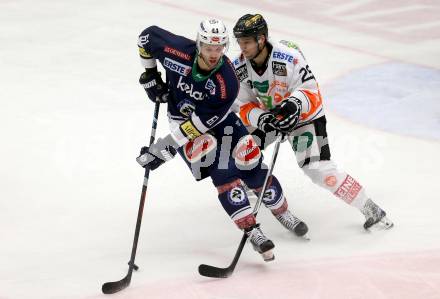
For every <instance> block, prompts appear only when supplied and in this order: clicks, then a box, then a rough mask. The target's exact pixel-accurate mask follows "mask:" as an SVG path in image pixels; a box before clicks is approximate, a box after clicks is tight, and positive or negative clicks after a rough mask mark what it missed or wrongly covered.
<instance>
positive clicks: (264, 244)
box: [245, 224, 275, 262]
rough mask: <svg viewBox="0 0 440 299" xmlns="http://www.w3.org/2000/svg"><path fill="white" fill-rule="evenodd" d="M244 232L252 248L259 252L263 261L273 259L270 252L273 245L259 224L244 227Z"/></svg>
mask: <svg viewBox="0 0 440 299" xmlns="http://www.w3.org/2000/svg"><path fill="white" fill-rule="evenodd" d="M245 232H246V234H247V235H248V237H249V240H250V242H251V244H252V247H253V248H254V250H255V251H257V252H258V253H259V254H261V256H262V257H263V259H264V261H265V262H269V261H273V260H274V259H275V256H274V254H273V252H272V249H273V248H274V247H275V245H274V244H273V242H272V241H271V240H269V239H268V238H267V237H266V236H265V235H264V234H263V232H262V231H261V229H260V224H256V225H254V226H252V227H250V228H248V229H246V230H245Z"/></svg>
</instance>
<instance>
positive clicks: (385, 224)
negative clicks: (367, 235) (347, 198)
mask: <svg viewBox="0 0 440 299" xmlns="http://www.w3.org/2000/svg"><path fill="white" fill-rule="evenodd" d="M393 226H394V223H393V222H392V221H391V220H390V219H388V218H387V217H383V218H382V219H381V220H380V221H379V222H378V223H376V224H374V225H373V226H371V227H369V228H368V229H367V230H368V231H383V230H388V229H391V228H392V227H393Z"/></svg>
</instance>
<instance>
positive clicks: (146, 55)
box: [139, 47, 152, 58]
mask: <svg viewBox="0 0 440 299" xmlns="http://www.w3.org/2000/svg"><path fill="white" fill-rule="evenodd" d="M139 55H141V57H143V58H151V57H152V56H151V54H150V53H148V52H147V51H145V49H144V48H141V47H139Z"/></svg>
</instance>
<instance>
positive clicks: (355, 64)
mask: <svg viewBox="0 0 440 299" xmlns="http://www.w3.org/2000/svg"><path fill="white" fill-rule="evenodd" d="M418 2H420V3H418ZM439 10H440V8H439V4H438V3H436V2H434V1H415V2H414V1H411V2H410V3H409V2H408V3H407V1H402V0H399V1H376V0H366V1H357V2H353V3H345V1H339V0H331V1H324V0H321V1H310V2H308V3H305V1H270V0H266V1H250V0H243V1H232V0H223V1H221V0H216V1H188V0H183V1H171V0H169V1H167V0H151V1H139V0H133V1H122V0H119V1H116V0H109V1H103V0H95V1H85V0H79V1H66V0H59V1H50V0H40V1H30V0H2V1H1V2H0V103H1V104H0V105H1V106H0V138H1V146H0V180H1V183H0V298H1V299H31V298H32V299H47V298H57V299H58V298H60V299H61V298H69V299H74V298H106V297H107V296H106V295H103V294H102V293H101V284H102V283H104V282H106V281H112V280H118V279H120V278H122V277H123V276H124V275H125V274H126V271H127V268H128V266H127V264H126V263H127V261H128V260H129V256H130V250H131V245H132V240H133V233H134V227H135V221H136V215H137V209H138V204H139V197H140V191H141V186H142V181H143V169H142V168H140V167H139V166H138V165H137V163H136V162H135V160H134V158H135V156H136V155H137V153H138V150H139V148H140V146H142V145H145V144H147V142H148V137H149V134H150V126H151V121H152V119H151V117H152V108H153V105H152V103H151V102H150V101H149V100H147V98H146V95H145V92H144V91H143V89H142V88H141V87H140V86H139V84H138V83H137V81H138V76H139V74H140V73H141V71H142V68H141V66H140V64H139V61H138V54H137V46H136V42H137V36H138V34H139V33H140V32H141V31H142V30H143V29H144V28H145V27H147V26H149V25H153V24H155V25H159V26H161V27H163V28H166V29H168V30H171V31H173V32H174V33H177V34H181V35H185V36H187V37H189V38H194V37H195V30H196V29H195V28H196V27H197V24H198V22H199V21H200V20H201V19H203V18H205V17H207V16H215V17H219V18H221V19H223V20H224V21H225V22H226V24H227V26H228V27H229V29H231V28H232V26H233V24H234V22H235V20H236V19H237V18H238V17H240V16H241V15H243V14H245V13H249V12H250V13H254V12H261V13H263V15H264V16H265V17H266V19H267V20H268V22H269V25H270V33H271V35H272V37H273V38H276V37H280V38H284V39H290V40H293V41H295V42H297V43H298V44H299V45H300V46H301V48H302V49H303V51H304V52H305V55H306V58H307V59H308V62H309V63H310V66H311V69H312V70H313V72H314V74H315V76H316V77H317V79H318V81H319V82H320V86H321V88H322V93H323V96H324V101H325V102H326V103H327V102H330V101H333V102H334V103H338V101H340V102H339V103H343V101H345V100H346V99H347V94H348V93H347V92H346V90H341V89H338V88H339V87H340V86H341V80H343V79H344V78H350V74H356V72H358V73H359V72H360V71H362V72H366V73H368V74H369V78H373V77H374V76H375V75H377V79H378V80H383V81H382V84H380V85H378V86H376V90H374V92H378V93H379V94H381V95H382V96H383V95H387V93H386V89H387V88H388V86H393V84H396V83H395V82H398V81H399V76H398V74H396V73H393V75H392V76H391V77H388V78H385V77H384V76H382V74H383V73H381V72H380V71H377V72H376V73H375V72H374V71H372V70H377V69H378V68H377V66H378V65H388V66H390V65H393V64H395V65H405V66H406V67H408V68H409V67H411V68H413V69H421V68H426V67H429V68H431V69H432V70H433V72H434V73H437V74H438V70H439V69H440V34H439V33H440V28H439V23H438V20H437V19H438V12H439ZM367 12H368V13H367ZM433 15H434V16H435V15H437V18H433ZM418 28H422V29H423V30H419V29H418ZM400 29H401V30H400ZM236 53H237V46H236V44H235V43H234V42H233V43H232V45H231V49H230V55H235V54H236ZM358 73H357V74H358ZM391 73H392V72H391ZM352 80H353V84H354V85H353V86H361V87H363V88H359V89H357V90H358V91H359V93H358V94H352V96H353V97H359V98H364V99H366V100H367V99H368V101H369V99H372V97H371V94H370V89H369V88H368V86H362V80H361V78H359V77H356V76H353V77H352ZM436 80H437V81H436ZM424 81H425V84H426V88H423V86H411V84H407V85H406V86H405V91H406V92H407V94H402V95H399V96H401V97H402V100H404V101H405V102H407V101H409V102H412V103H414V106H413V107H412V109H411V110H412V111H411V110H408V107H406V106H405V107H402V106H401V105H399V101H398V99H399V97H397V98H394V99H393V102H394V104H393V105H391V106H390V105H388V104H389V103H388V104H387V107H386V109H392V110H393V112H392V114H391V115H393V117H391V119H388V120H382V119H381V117H380V116H382V117H383V118H384V119H385V118H386V116H387V115H385V114H380V116H379V117H378V116H377V115H375V117H374V118H373V119H374V120H375V122H381V121H385V122H386V123H393V122H392V119H394V118H398V119H399V120H403V122H404V123H405V120H406V124H407V125H408V127H409V128H410V129H411V130H412V128H414V127H413V124H414V123H418V119H414V116H417V117H423V115H420V113H419V111H420V110H419V108H420V107H422V106H423V111H425V110H426V108H427V107H426V105H427V104H429V105H432V107H431V106H430V107H431V109H428V111H430V112H431V113H428V115H427V118H428V119H429V120H430V121H427V122H423V123H426V124H427V125H426V127H422V128H420V131H419V132H411V135H412V136H411V137H410V136H408V134H407V133H408V132H407V130H406V127H400V123H401V122H398V123H399V125H396V127H393V128H391V129H390V128H383V127H378V126H375V125H374V123H373V124H371V123H368V122H365V120H366V119H367V120H368V119H369V118H368V115H369V114H368V113H369V111H370V110H368V109H367V108H368V107H364V106H368V105H362V107H364V108H365V109H366V111H365V113H364V114H362V113H359V112H358V111H357V112H356V113H354V114H355V115H357V116H356V118H354V119H353V118H351V119H349V118H348V117H347V116H344V112H343V111H341V109H340V107H342V106H343V105H339V107H338V105H337V104H336V105H333V104H329V105H326V108H327V110H326V111H327V118H328V122H329V123H328V133H329V141H330V145H331V150H332V154H333V158H334V160H335V161H336V162H337V163H338V165H339V166H340V167H341V168H344V169H345V170H347V171H348V172H349V173H350V174H352V175H353V176H354V177H356V178H358V179H359V181H360V182H361V184H362V185H363V186H365V187H366V189H367V192H368V193H369V195H370V196H371V197H372V198H373V199H374V200H375V201H376V202H378V203H379V204H380V205H381V206H382V207H383V208H384V209H385V210H386V211H387V212H388V214H389V217H390V218H391V219H392V220H393V221H394V223H395V227H394V228H393V229H392V230H390V231H386V232H378V233H366V232H365V231H363V228H362V223H363V216H362V215H361V214H360V213H359V212H358V211H357V210H356V209H354V208H351V207H349V206H347V205H345V204H344V203H342V202H340V201H338V200H337V199H336V198H334V197H333V196H332V195H331V194H328V193H327V192H325V191H324V190H321V189H319V187H317V186H315V185H313V184H312V183H311V182H310V181H309V180H308V179H307V178H306V177H305V176H304V175H303V174H302V172H301V170H300V169H298V167H297V166H296V163H295V162H294V160H293V156H292V152H291V149H290V148H289V147H288V146H287V145H284V146H283V147H282V149H281V151H280V156H279V160H278V162H277V165H276V167H275V174H276V175H277V176H278V178H279V179H280V181H281V183H282V184H283V185H284V188H285V194H286V196H287V198H288V200H289V203H290V207H291V208H292V210H293V211H294V212H295V214H297V215H298V216H299V217H301V218H303V219H304V220H305V221H306V222H307V224H308V225H309V228H310V232H309V236H310V238H311V241H310V242H305V241H303V240H299V239H297V238H295V237H294V236H292V235H291V234H289V232H287V231H285V230H284V229H283V228H282V227H280V225H279V224H278V223H276V221H275V220H274V218H273V217H272V216H271V215H270V214H269V212H268V211H267V210H265V209H263V210H262V211H261V212H260V214H259V216H258V218H259V220H260V221H261V223H263V225H264V231H265V233H266V234H267V235H268V236H270V237H271V238H272V239H273V241H274V242H275V244H276V248H275V255H276V260H275V261H274V262H272V263H264V262H263V261H262V259H261V258H260V257H259V256H258V255H257V254H256V253H255V252H254V251H253V250H252V249H251V247H250V246H247V247H246V248H245V250H244V252H243V255H242V257H241V259H240V261H239V264H238V266H237V268H236V271H235V273H234V275H233V276H232V277H231V278H228V279H226V280H213V279H209V278H204V277H201V276H199V275H198V273H197V267H198V265H199V264H200V263H208V264H213V265H218V266H226V265H227V264H229V262H230V261H231V259H232V256H233V254H234V252H235V250H236V247H237V245H238V242H239V240H240V238H241V233H240V231H238V230H237V229H236V228H235V226H234V225H233V224H232V223H231V221H230V220H229V218H228V217H227V215H226V213H224V211H223V210H222V208H221V206H220V204H219V202H218V200H217V195H216V190H215V189H214V188H213V187H212V185H211V184H210V182H209V181H208V180H206V181H203V182H199V183H196V182H195V181H194V180H193V179H192V177H191V175H190V173H189V171H188V170H187V169H186V166H185V165H184V163H183V162H182V161H181V160H180V159H175V160H173V161H171V162H168V164H166V165H164V166H162V167H161V168H160V169H158V170H157V171H154V172H153V173H152V174H151V176H150V182H149V185H148V194H147V200H146V205H145V211H144V217H143V223H142V231H141V236H140V240H139V248H138V254H137V258H136V263H137V264H138V265H139V267H140V271H139V272H136V273H134V275H133V280H132V283H131V285H130V287H129V288H128V289H126V290H124V291H122V292H121V293H119V294H117V295H114V296H112V297H114V298H179V299H186V298H203V299H205V298H210V299H244V298H252V299H261V298H265V299H266V298H440V288H439V285H440V270H439V269H440V218H439V217H438V211H439V209H440V202H439V196H438V188H437V187H438V186H437V184H438V178H439V175H438V171H439V169H440V159H439V151H440V144H439V141H438V138H435V136H437V137H438V132H437V135H434V134H421V132H432V133H434V131H436V130H438V128H439V126H438V116H439V114H440V111H439V110H438V101H439V100H440V98H439V95H438V91H439V88H438V85H437V86H436V85H433V84H434V83H435V82H437V84H438V77H435V76H433V77H431V76H425V77H424ZM346 88H348V89H350V86H347V87H346ZM377 88H379V90H377ZM431 88H432V89H433V91H432V92H431ZM382 89H383V90H382ZM371 92H373V91H372V90H371ZM419 93H420V94H419ZM408 97H411V98H410V99H408ZM425 97H429V99H430V100H429V101H425ZM383 99H384V98H383ZM359 102H362V101H354V102H353V105H355V106H356V105H358V104H357V103H359ZM377 105H379V107H380V105H381V102H380V101H372V102H371V105H370V106H371V107H370V108H371V109H372V110H371V111H374V109H376V110H377V109H379V110H380V108H378V107H377ZM164 110H165V109H164V107H163V108H162V111H161V117H160V120H159V129H158V133H157V135H158V136H163V135H165V134H166V133H167V132H168V126H167V125H166V117H165V113H164ZM399 112H400V113H399ZM411 112H414V114H413V113H411ZM436 117H437V118H436ZM431 125H432V126H431ZM382 129H387V131H388V132H386V131H385V130H382ZM419 133H420V134H419ZM414 136H419V137H414ZM433 136H434V137H433ZM267 156H270V150H269V152H268V153H267Z"/></svg>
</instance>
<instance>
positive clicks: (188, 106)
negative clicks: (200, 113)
mask: <svg viewBox="0 0 440 299" xmlns="http://www.w3.org/2000/svg"><path fill="white" fill-rule="evenodd" d="M177 108H179V111H180V113H182V114H183V115H185V116H190V115H191V114H192V113H193V111H194V110H196V107H195V105H194V103H193V102H191V101H189V100H187V99H184V100H183V101H180V102H179V103H178V104H177Z"/></svg>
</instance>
